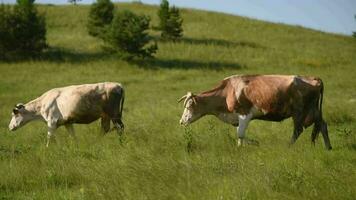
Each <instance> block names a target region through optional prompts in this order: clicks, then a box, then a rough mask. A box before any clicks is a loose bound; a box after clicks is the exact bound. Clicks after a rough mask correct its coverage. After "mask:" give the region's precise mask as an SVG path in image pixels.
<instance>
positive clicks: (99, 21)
mask: <svg viewBox="0 0 356 200" xmlns="http://www.w3.org/2000/svg"><path fill="white" fill-rule="evenodd" d="M113 12H114V4H113V3H112V2H111V1H110V0H97V2H96V3H94V4H92V5H91V7H90V11H89V19H88V24H87V29H88V32H89V35H91V36H94V37H99V38H103V37H104V36H105V34H106V30H107V29H108V26H110V23H111V22H112V20H113V18H114V14H113Z"/></svg>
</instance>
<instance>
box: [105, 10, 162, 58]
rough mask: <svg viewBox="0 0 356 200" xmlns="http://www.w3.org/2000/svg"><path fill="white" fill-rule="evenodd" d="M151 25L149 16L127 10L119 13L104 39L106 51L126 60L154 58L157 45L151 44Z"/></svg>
mask: <svg viewBox="0 0 356 200" xmlns="http://www.w3.org/2000/svg"><path fill="white" fill-rule="evenodd" d="M149 23H150V18H149V17H147V16H144V15H136V14H134V13H132V12H130V11H127V10H126V11H122V12H118V13H117V14H116V15H115V17H114V19H113V21H112V23H111V26H110V27H109V28H108V31H107V34H106V37H105V38H104V42H105V44H106V45H107V46H106V50H108V51H111V52H115V53H118V55H120V56H121V57H122V58H124V59H131V58H133V57H143V58H144V57H152V55H153V54H154V53H156V51H157V45H156V43H154V44H149V43H150V41H151V40H152V38H151V37H149V35H148V33H147V30H148V28H149Z"/></svg>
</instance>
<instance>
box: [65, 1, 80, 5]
mask: <svg viewBox="0 0 356 200" xmlns="http://www.w3.org/2000/svg"><path fill="white" fill-rule="evenodd" d="M79 1H81V0H68V2H69V3H72V4H74V5H77V3H78V2H79Z"/></svg>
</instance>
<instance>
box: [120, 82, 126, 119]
mask: <svg viewBox="0 0 356 200" xmlns="http://www.w3.org/2000/svg"><path fill="white" fill-rule="evenodd" d="M124 102H125V90H124V88H123V87H121V100H120V110H119V117H120V119H121V118H122V110H123V109H124Z"/></svg>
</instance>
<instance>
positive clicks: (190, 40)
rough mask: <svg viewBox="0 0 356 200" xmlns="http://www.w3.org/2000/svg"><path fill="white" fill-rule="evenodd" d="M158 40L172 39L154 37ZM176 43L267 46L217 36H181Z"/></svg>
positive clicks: (164, 41) (167, 41) (261, 47)
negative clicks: (217, 37) (216, 37)
mask: <svg viewBox="0 0 356 200" xmlns="http://www.w3.org/2000/svg"><path fill="white" fill-rule="evenodd" d="M154 38H155V39H156V40H157V41H160V42H163V43H169V42H172V41H169V40H164V39H162V38H161V37H154ZM175 42H176V43H187V44H193V45H214V46H224V47H249V48H256V49H257V48H260V49H265V48H266V47H264V46H262V45H260V44H257V43H255V42H250V41H237V42H234V41H228V40H223V39H215V38H205V39H204V38H187V37H184V38H181V39H179V40H177V41H175Z"/></svg>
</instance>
